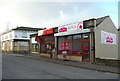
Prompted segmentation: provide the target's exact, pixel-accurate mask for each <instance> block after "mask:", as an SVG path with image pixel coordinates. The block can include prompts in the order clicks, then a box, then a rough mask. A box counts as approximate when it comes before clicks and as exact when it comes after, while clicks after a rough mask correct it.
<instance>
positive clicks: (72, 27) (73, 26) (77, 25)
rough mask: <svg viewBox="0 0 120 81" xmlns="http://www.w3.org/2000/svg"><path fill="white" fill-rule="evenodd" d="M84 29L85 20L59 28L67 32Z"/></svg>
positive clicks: (59, 30) (60, 30)
mask: <svg viewBox="0 0 120 81" xmlns="http://www.w3.org/2000/svg"><path fill="white" fill-rule="evenodd" d="M80 29H83V21H81V22H77V23H73V24H69V25H65V26H60V27H59V28H58V32H59V33H60V32H67V31H72V30H80Z"/></svg>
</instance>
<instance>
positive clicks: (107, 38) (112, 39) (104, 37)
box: [101, 31, 116, 44]
mask: <svg viewBox="0 0 120 81" xmlns="http://www.w3.org/2000/svg"><path fill="white" fill-rule="evenodd" d="M101 43H103V44H116V34H113V33H109V32H105V31H101Z"/></svg>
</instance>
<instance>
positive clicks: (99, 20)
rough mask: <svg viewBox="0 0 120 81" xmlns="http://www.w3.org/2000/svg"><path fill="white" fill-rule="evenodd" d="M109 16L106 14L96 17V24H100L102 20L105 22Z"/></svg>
mask: <svg viewBox="0 0 120 81" xmlns="http://www.w3.org/2000/svg"><path fill="white" fill-rule="evenodd" d="M107 17H109V16H104V17H100V18H97V19H96V25H97V26H98V25H99V24H100V23H101V22H103V21H104V20H105V19H106V18H107Z"/></svg>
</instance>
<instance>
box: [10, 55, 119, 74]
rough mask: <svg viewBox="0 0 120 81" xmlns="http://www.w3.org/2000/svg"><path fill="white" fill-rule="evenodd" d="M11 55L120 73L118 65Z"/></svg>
mask: <svg viewBox="0 0 120 81" xmlns="http://www.w3.org/2000/svg"><path fill="white" fill-rule="evenodd" d="M11 55H14V56H16V57H24V58H29V59H36V60H40V61H45V62H51V63H56V64H62V65H68V66H73V67H78V68H85V69H90V70H96V71H101V72H109V73H115V74H120V72H119V69H118V67H112V66H105V65H97V64H91V63H87V62H78V61H64V60H61V59H55V58H45V57H40V56H31V55H27V54H24V55H23V54H11Z"/></svg>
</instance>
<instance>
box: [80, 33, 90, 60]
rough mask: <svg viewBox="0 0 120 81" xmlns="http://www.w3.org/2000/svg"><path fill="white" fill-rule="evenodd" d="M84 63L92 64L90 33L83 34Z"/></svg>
mask: <svg viewBox="0 0 120 81" xmlns="http://www.w3.org/2000/svg"><path fill="white" fill-rule="evenodd" d="M82 61H83V62H90V39H89V33H88V34H83V37H82Z"/></svg>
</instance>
